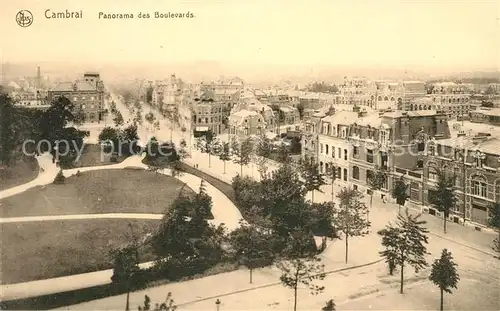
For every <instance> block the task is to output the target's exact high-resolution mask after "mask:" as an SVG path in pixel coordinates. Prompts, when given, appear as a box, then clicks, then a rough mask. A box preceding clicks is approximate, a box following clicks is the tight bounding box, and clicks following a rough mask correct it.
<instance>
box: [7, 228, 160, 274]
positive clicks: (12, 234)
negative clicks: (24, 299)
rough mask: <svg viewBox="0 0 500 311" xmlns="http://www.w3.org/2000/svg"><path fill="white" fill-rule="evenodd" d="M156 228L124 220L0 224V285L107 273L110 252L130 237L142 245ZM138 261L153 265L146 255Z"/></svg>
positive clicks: (110, 265) (143, 252)
mask: <svg viewBox="0 0 500 311" xmlns="http://www.w3.org/2000/svg"><path fill="white" fill-rule="evenodd" d="M129 224H131V228H132V229H131V228H130V226H129ZM159 224H160V220H128V219H91V220H64V221H42V222H25V223H4V224H1V225H0V228H1V232H2V243H1V257H0V258H1V263H2V277H1V280H0V282H1V283H2V284H11V283H18V282H28V281H33V280H40V279H47V278H54V277H60V276H66V275H72V274H78V273H85V272H92V271H97V270H103V269H109V268H112V264H111V261H110V257H109V256H108V254H109V250H110V249H113V248H114V247H120V246H124V245H126V244H127V243H129V242H130V241H131V240H132V232H133V234H134V235H135V236H136V237H137V238H138V239H142V238H143V237H145V235H146V234H147V233H153V232H154V231H156V230H157V228H158V226H159ZM131 230H132V231H131ZM140 256H141V258H140V259H141V262H145V261H150V260H154V255H153V254H152V253H151V251H150V250H148V249H143V250H142V251H141V252H140Z"/></svg>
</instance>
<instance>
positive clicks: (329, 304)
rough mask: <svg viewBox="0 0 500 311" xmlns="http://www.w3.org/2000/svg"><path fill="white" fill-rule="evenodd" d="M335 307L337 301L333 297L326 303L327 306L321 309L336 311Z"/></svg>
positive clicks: (323, 310) (322, 310)
mask: <svg viewBox="0 0 500 311" xmlns="http://www.w3.org/2000/svg"><path fill="white" fill-rule="evenodd" d="M335 308H336V306H335V301H334V300H333V299H330V300H328V301H327V302H326V303H325V306H324V307H323V308H321V311H335V310H336V309H335Z"/></svg>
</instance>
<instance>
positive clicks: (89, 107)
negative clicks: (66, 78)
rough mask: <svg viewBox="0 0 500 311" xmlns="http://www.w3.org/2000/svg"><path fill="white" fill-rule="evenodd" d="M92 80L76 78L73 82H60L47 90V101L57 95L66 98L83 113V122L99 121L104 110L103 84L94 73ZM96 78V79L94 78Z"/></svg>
mask: <svg viewBox="0 0 500 311" xmlns="http://www.w3.org/2000/svg"><path fill="white" fill-rule="evenodd" d="M90 77H92V78H93V79H94V81H82V80H77V81H75V82H60V83H58V84H57V85H56V86H55V87H54V88H53V89H52V90H50V91H49V92H48V100H49V102H50V101H52V100H53V99H55V98H57V97H58V96H64V97H66V98H68V99H69V100H70V101H71V102H72V103H73V104H74V105H75V107H76V108H77V109H81V110H82V111H83V113H84V117H85V119H84V122H92V123H93V122H100V121H101V120H102V118H103V111H104V85H103V83H102V81H101V80H100V79H99V78H98V76H97V77H96V76H95V74H93V75H91V76H84V79H85V78H86V79H89V78H90ZM96 78H97V79H96Z"/></svg>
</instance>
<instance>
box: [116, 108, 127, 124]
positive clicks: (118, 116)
mask: <svg viewBox="0 0 500 311" xmlns="http://www.w3.org/2000/svg"><path fill="white" fill-rule="evenodd" d="M113 122H114V123H115V125H116V126H122V125H123V124H124V123H125V121H124V119H123V116H122V113H121V112H120V111H118V110H117V111H116V113H115V117H114V118H113Z"/></svg>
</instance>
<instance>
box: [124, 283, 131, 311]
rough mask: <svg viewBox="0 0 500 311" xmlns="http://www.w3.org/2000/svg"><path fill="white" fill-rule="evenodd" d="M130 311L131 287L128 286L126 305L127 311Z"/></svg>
mask: <svg viewBox="0 0 500 311" xmlns="http://www.w3.org/2000/svg"><path fill="white" fill-rule="evenodd" d="M129 310H130V286H129V285H128V284H127V302H126V303H125V311H129Z"/></svg>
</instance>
